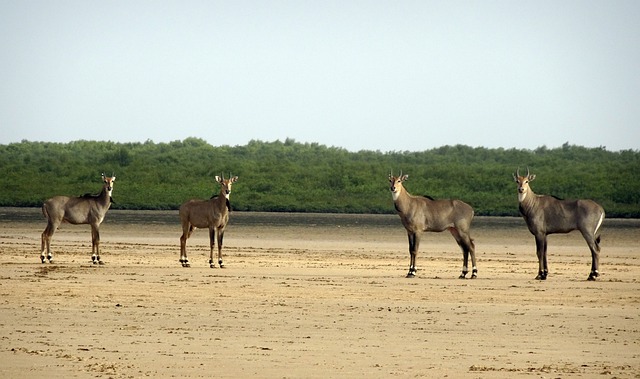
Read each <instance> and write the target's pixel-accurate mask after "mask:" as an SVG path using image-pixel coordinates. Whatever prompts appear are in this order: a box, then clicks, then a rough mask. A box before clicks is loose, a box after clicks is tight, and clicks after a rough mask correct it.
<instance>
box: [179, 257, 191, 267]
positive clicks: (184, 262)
mask: <svg viewBox="0 0 640 379" xmlns="http://www.w3.org/2000/svg"><path fill="white" fill-rule="evenodd" d="M180 264H181V265H182V267H191V265H190V264H189V260H188V259H187V258H180Z"/></svg>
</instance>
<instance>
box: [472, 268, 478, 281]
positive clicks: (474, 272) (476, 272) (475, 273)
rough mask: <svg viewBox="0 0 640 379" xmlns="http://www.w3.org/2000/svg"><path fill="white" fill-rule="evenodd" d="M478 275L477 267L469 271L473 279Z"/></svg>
mask: <svg viewBox="0 0 640 379" xmlns="http://www.w3.org/2000/svg"><path fill="white" fill-rule="evenodd" d="M477 277H478V270H477V269H475V268H474V269H473V271H471V279H475V278H477Z"/></svg>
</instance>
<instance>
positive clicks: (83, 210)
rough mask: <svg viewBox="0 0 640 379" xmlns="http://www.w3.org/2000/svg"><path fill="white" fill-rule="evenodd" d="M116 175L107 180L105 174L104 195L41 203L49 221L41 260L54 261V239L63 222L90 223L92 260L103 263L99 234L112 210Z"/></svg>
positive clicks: (86, 195)
mask: <svg viewBox="0 0 640 379" xmlns="http://www.w3.org/2000/svg"><path fill="white" fill-rule="evenodd" d="M115 180H116V177H115V175H113V176H111V177H106V176H104V174H102V181H103V182H104V185H103V186H102V192H100V194H98V195H91V194H85V195H83V196H79V197H68V196H55V197H52V198H51V199H49V200H47V201H45V202H44V204H42V214H43V215H44V217H46V218H47V227H46V228H45V229H44V232H42V249H41V253H40V260H41V261H42V263H44V262H45V254H44V253H45V251H46V252H47V255H46V259H48V260H49V263H51V262H53V255H52V254H51V237H52V236H53V233H55V231H56V230H57V229H58V227H59V226H60V224H61V223H63V222H68V223H69V224H73V225H77V224H89V225H91V253H92V255H91V261H92V262H93V263H94V264H102V261H101V260H100V233H99V231H98V228H99V227H100V224H101V223H102V220H104V216H105V215H106V214H107V211H108V210H109V207H111V202H112V201H113V200H112V199H111V193H112V192H113V182H115Z"/></svg>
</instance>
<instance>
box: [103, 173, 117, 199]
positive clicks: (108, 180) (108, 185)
mask: <svg viewBox="0 0 640 379" xmlns="http://www.w3.org/2000/svg"><path fill="white" fill-rule="evenodd" d="M115 181H116V175H115V174H112V175H111V177H108V176H105V175H104V173H102V182H103V183H104V189H105V190H107V194H108V195H109V196H111V193H112V192H113V182H115Z"/></svg>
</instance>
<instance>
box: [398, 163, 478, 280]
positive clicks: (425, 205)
mask: <svg viewBox="0 0 640 379" xmlns="http://www.w3.org/2000/svg"><path fill="white" fill-rule="evenodd" d="M408 177H409V176H408V175H402V174H400V176H393V174H389V184H390V190H391V195H392V197H393V202H394V205H395V208H396V211H397V212H398V215H400V221H402V225H404V227H405V229H406V230H407V235H408V237H409V254H410V256H411V260H410V263H409V273H408V274H407V278H413V277H414V276H415V275H416V256H417V255H418V247H419V246H420V236H421V234H422V232H443V231H445V230H449V232H451V234H452V235H453V238H455V240H456V242H457V243H458V245H459V246H460V248H461V249H462V253H463V258H464V261H463V264H462V274H460V279H464V278H465V277H466V275H467V273H468V272H469V269H468V264H469V255H471V262H472V264H473V268H472V270H473V272H472V274H471V278H472V279H473V278H476V277H477V276H478V268H477V267H476V253H475V245H474V243H473V239H471V235H470V234H469V229H470V227H471V220H472V219H473V208H471V206H470V205H469V204H467V203H465V202H462V201H460V200H449V199H447V200H434V199H433V198H430V197H423V196H413V195H411V194H410V193H409V192H407V190H406V189H405V188H404V186H403V185H402V182H404V181H405V180H407V179H408Z"/></svg>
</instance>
